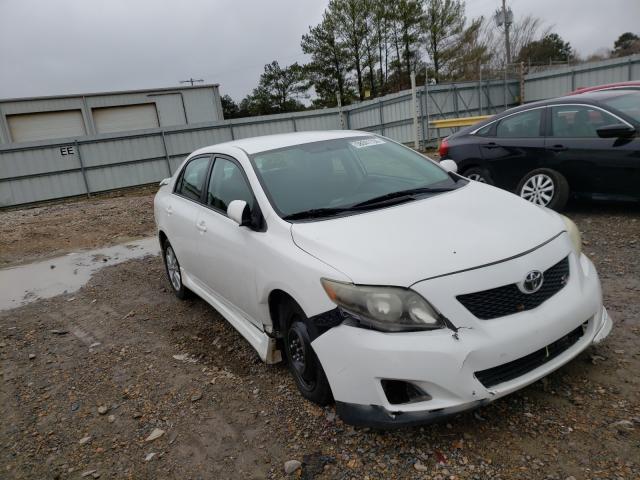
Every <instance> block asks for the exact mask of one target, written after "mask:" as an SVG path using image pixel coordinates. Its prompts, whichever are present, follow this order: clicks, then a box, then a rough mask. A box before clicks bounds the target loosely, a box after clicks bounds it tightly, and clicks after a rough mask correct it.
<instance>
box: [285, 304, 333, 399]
mask: <svg viewBox="0 0 640 480" xmlns="http://www.w3.org/2000/svg"><path fill="white" fill-rule="evenodd" d="M280 314H281V325H286V327H285V328H286V331H285V335H284V350H285V355H286V359H287V363H288V365H289V370H290V371H291V374H292V375H293V379H294V380H295V382H296V386H297V387H298V390H300V393H302V396H303V397H304V398H306V399H307V400H311V401H312V402H314V403H317V404H318V405H321V406H324V405H327V404H329V403H330V402H331V400H332V398H333V397H332V395H331V387H330V386H329V381H328V380H327V376H326V375H325V373H324V370H323V369H322V365H320V361H319V360H318V357H317V356H316V354H315V352H314V351H313V348H312V347H311V340H310V337H309V330H308V329H307V322H308V319H307V317H306V316H305V315H304V313H303V312H302V310H301V309H300V307H298V306H297V305H293V304H286V305H283V306H282V308H281V313H280Z"/></svg>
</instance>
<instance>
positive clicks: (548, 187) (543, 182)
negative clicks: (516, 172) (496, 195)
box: [520, 173, 555, 207]
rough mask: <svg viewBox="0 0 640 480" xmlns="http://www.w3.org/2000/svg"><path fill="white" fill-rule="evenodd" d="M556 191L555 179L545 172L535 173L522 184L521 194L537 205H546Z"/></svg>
mask: <svg viewBox="0 0 640 480" xmlns="http://www.w3.org/2000/svg"><path fill="white" fill-rule="evenodd" d="M554 193H555V185H554V183H553V180H552V179H551V177H549V176H548V175H545V174H544V173H539V174H537V175H533V176H532V177H531V178H529V179H527V181H526V182H525V183H524V185H523V186H522V189H521V190H520V196H521V197H522V198H524V199H525V200H528V201H529V202H531V203H535V204H536V205H541V206H543V207H546V206H547V205H549V203H550V202H551V199H552V198H553V195H554Z"/></svg>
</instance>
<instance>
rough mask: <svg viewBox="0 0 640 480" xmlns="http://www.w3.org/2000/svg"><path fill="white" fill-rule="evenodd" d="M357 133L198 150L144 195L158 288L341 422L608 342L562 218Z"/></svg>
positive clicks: (421, 407)
mask: <svg viewBox="0 0 640 480" xmlns="http://www.w3.org/2000/svg"><path fill="white" fill-rule="evenodd" d="M447 167H448V168H449V169H450V170H455V165H454V166H451V164H450V163H448V162H443V164H442V165H439V164H438V163H435V162H433V161H432V160H430V159H428V158H426V157H424V156H422V155H420V154H418V153H416V152H414V151H413V150H411V149H409V148H406V147H404V146H402V145H400V144H398V143H395V142H393V141H391V140H389V139H387V138H384V137H380V136H377V135H373V134H370V133H366V132H356V131H333V132H306V133H293V134H284V135H272V136H264V137H256V138H247V139H243V140H236V141H231V142H228V143H223V144H218V145H213V146H210V147H205V148H201V149H199V150H197V151H195V152H194V153H192V154H191V155H190V156H189V157H188V158H187V159H186V160H185V161H184V163H183V164H182V165H181V167H180V168H179V169H178V170H177V171H176V173H175V174H174V175H173V177H171V178H169V179H166V180H163V182H161V185H162V186H161V188H160V190H159V192H158V194H157V195H156V198H155V218H156V223H157V226H158V235H159V239H160V242H161V245H162V251H163V255H164V260H165V264H166V269H167V274H168V277H169V280H170V284H171V286H172V288H173V290H174V292H175V293H176V295H177V296H178V297H179V298H184V297H185V296H186V295H187V294H188V293H189V292H194V293H195V294H197V295H198V296H200V297H202V298H203V299H204V300H206V301H207V302H208V303H210V304H211V305H212V306H213V307H215V308H216V310H218V311H219V312H220V313H221V314H222V315H223V316H224V317H225V318H226V319H227V320H228V321H229V323H231V324H232V325H233V326H234V327H235V328H236V329H237V330H238V331H239V332H240V333H241V334H242V335H243V336H244V337H245V338H246V339H247V341H248V342H249V343H250V344H251V345H253V347H254V348H255V349H256V350H257V352H258V354H259V355H260V357H261V358H262V360H264V361H265V362H268V363H275V362H278V361H280V360H282V359H283V357H284V359H285V361H286V362H287V363H288V365H289V368H290V370H291V373H292V374H293V377H294V379H295V382H296V384H297V386H298V388H299V389H300V392H301V393H302V395H303V396H304V397H305V398H307V399H309V400H311V401H314V402H316V403H318V404H320V405H324V404H327V403H329V402H331V401H332V400H335V402H336V407H337V411H338V413H339V414H340V416H341V417H342V419H343V420H344V421H346V422H348V423H351V424H361V425H370V426H375V427H389V426H394V425H407V424H417V423H425V422H429V421H432V420H435V419H438V418H440V417H442V416H446V415H450V414H454V413H456V412H459V411H462V410H465V409H470V408H474V407H477V406H480V405H483V404H485V403H487V402H489V401H492V400H495V399H497V398H499V397H501V396H503V395H506V394H508V393H510V392H513V391H514V390H517V389H519V388H522V387H524V386H525V385H528V384H530V383H532V382H534V381H536V380H538V379H539V378H541V377H543V376H545V375H547V374H548V373H550V372H552V371H553V370H556V369H557V368H558V367H560V366H562V365H564V364H565V363H567V362H569V361H570V360H571V359H572V358H574V357H575V356H576V355H578V354H579V353H580V352H581V351H583V350H584V349H585V348H587V347H588V346H589V345H591V344H592V343H596V342H599V341H601V340H602V339H603V338H605V337H606V336H607V335H608V333H609V332H610V330H611V320H610V319H609V317H608V315H607V311H606V309H605V308H604V306H603V305H602V294H601V290H600V281H599V279H598V275H597V272H596V270H595V268H594V266H593V264H592V263H591V261H590V260H589V259H588V258H587V257H586V256H585V255H583V254H582V253H581V240H580V234H579V232H578V230H577V228H576V226H575V225H574V224H573V223H572V222H571V221H570V220H569V219H567V218H565V217H562V216H560V215H558V214H556V213H554V212H553V211H551V210H548V209H544V208H541V207H538V206H535V205H533V204H531V203H529V202H527V201H525V200H523V199H521V198H519V197H517V196H515V195H513V194H511V193H508V192H505V191H503V190H499V189H497V188H494V187H491V186H488V185H485V184H482V183H478V182H473V181H469V180H466V179H464V178H462V177H460V176H458V175H457V174H456V173H454V172H453V171H447Z"/></svg>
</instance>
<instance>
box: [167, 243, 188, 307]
mask: <svg viewBox="0 0 640 480" xmlns="http://www.w3.org/2000/svg"><path fill="white" fill-rule="evenodd" d="M162 256H163V258H164V267H165V270H166V272H167V277H168V278H169V284H170V285H171V290H173V293H175V294H176V297H178V298H179V299H180V300H184V299H185V298H187V297H188V295H189V290H188V289H187V288H186V287H185V286H184V285H183V283H182V273H181V271H180V263H179V262H178V257H176V252H175V251H174V250H173V247H172V246H171V244H170V243H169V241H168V240H165V242H164V245H163V246H162Z"/></svg>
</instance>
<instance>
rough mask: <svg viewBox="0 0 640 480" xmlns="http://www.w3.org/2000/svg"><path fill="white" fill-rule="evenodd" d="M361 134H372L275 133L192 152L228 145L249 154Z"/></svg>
mask: <svg viewBox="0 0 640 480" xmlns="http://www.w3.org/2000/svg"><path fill="white" fill-rule="evenodd" d="M363 135H372V134H371V133H370V132H363V131H358V130H325V131H311V132H294V133H279V134H275V135H262V136H259V137H248V138H242V139H238V140H231V141H229V142H224V143H218V144H215V145H210V146H208V147H203V148H201V149H199V150H197V151H196V152H194V153H193V154H202V153H217V152H219V151H220V150H221V149H227V148H229V147H232V148H238V149H241V150H243V151H244V152H245V153H247V154H249V155H253V154H255V153H259V152H264V151H267V150H275V149H278V148H285V147H290V146H293V145H301V144H304V143H312V142H321V141H323V140H335V139H337V138H350V137H361V136H363Z"/></svg>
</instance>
